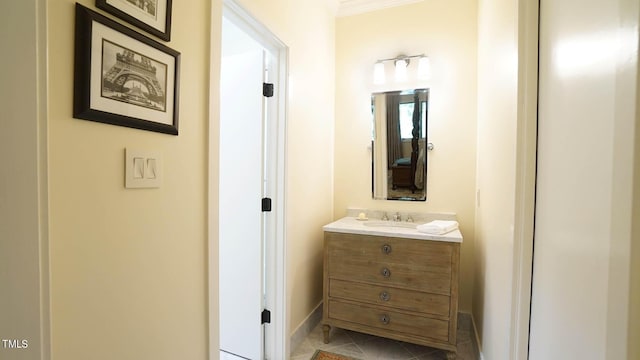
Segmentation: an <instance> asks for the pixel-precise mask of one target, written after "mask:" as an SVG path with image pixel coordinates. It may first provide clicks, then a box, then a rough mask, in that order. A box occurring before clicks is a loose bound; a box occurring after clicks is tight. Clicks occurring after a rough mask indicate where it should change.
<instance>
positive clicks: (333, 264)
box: [328, 257, 451, 295]
mask: <svg viewBox="0 0 640 360" xmlns="http://www.w3.org/2000/svg"><path fill="white" fill-rule="evenodd" d="M328 260H329V261H328V275H329V279H342V280H349V281H356V282H369V283H373V284H375V285H380V286H395V287H401V288H406V289H412V290H417V291H425V292H430V293H435V294H441V295H449V294H450V293H451V275H450V274H446V273H439V272H430V271H428V270H429V267H428V266H426V265H423V266H418V265H410V264H400V263H383V262H379V263H378V262H375V261H373V260H365V259H363V258H359V257H356V258H338V259H335V258H332V257H329V259H328Z"/></svg>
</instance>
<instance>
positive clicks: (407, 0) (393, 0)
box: [329, 0, 424, 16]
mask: <svg viewBox="0 0 640 360" xmlns="http://www.w3.org/2000/svg"><path fill="white" fill-rule="evenodd" d="M421 1H424V0H329V2H330V3H332V5H333V6H335V7H336V8H337V11H336V16H349V15H356V14H362V13H365V12H369V11H375V10H380V9H386V8H390V7H394V6H400V5H406V4H412V3H417V2H421Z"/></svg>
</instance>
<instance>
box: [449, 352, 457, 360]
mask: <svg viewBox="0 0 640 360" xmlns="http://www.w3.org/2000/svg"><path fill="white" fill-rule="evenodd" d="M447 360H456V353H455V352H453V351H447Z"/></svg>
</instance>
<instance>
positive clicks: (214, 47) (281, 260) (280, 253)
mask: <svg viewBox="0 0 640 360" xmlns="http://www.w3.org/2000/svg"><path fill="white" fill-rule="evenodd" d="M219 10H220V9H219V8H217V9H216V8H215V7H213V6H212V9H211V18H212V21H211V59H210V87H209V89H210V114H209V149H208V153H209V175H208V177H209V179H208V189H209V196H208V214H209V234H208V247H209V255H208V256H209V258H208V276H209V280H208V285H209V292H208V293H209V299H208V307H209V322H208V329H209V358H210V359H217V358H218V357H219V352H220V349H219V339H218V336H217V335H219V331H220V327H219V316H218V307H219V301H218V299H219V292H218V290H219V284H218V280H217V276H218V264H219V250H218V246H219V238H218V231H217V230H218V225H219V224H218V216H219V210H218V205H219V204H218V199H219V198H218V194H219V191H221V189H219V181H218V179H219V171H220V169H219V163H218V161H217V159H218V154H219V150H220V149H219V142H218V139H219V136H220V131H219V130H220V124H219V110H220V107H219V104H220V97H219V91H220V89H219V79H220V76H219V74H220V60H221V52H220V51H219V50H220V46H219V44H220V40H221V35H222V33H221V24H222V17H226V18H227V19H229V20H231V21H232V22H233V23H234V24H235V25H236V26H238V27H239V28H240V29H242V30H243V31H244V32H245V33H247V34H248V35H249V36H251V37H252V38H254V40H256V41H257V42H258V43H260V44H261V45H262V46H263V47H264V48H265V49H267V50H268V51H270V52H271V53H272V54H273V55H274V57H275V58H276V63H275V64H273V67H272V68H273V69H274V70H275V71H274V72H275V73H274V76H273V77H272V78H271V80H270V81H271V82H272V83H273V84H274V89H275V90H274V95H273V102H274V103H275V109H273V110H272V111H269V116H273V119H272V120H273V121H275V124H274V125H272V126H271V127H270V129H272V131H271V133H270V135H271V136H273V137H275V144H273V145H272V146H271V147H270V149H271V150H272V151H274V153H273V155H274V156H273V158H274V161H272V162H271V163H270V164H269V165H268V167H269V169H268V171H273V172H275V186H272V187H271V188H273V189H274V191H275V193H273V194H271V198H272V204H273V206H272V211H271V214H272V215H273V220H272V222H271V224H272V225H273V226H272V230H271V232H272V234H271V235H272V237H273V238H274V239H275V241H273V242H270V243H268V247H267V248H266V249H264V251H265V257H266V261H267V264H270V265H267V269H266V278H267V288H266V292H267V298H266V299H265V305H266V308H268V309H269V310H270V311H271V322H270V324H268V325H266V326H270V327H271V330H270V331H268V332H267V331H265V339H264V344H265V358H266V359H285V358H288V355H289V351H288V350H289V337H288V336H287V333H288V332H287V328H288V327H287V318H288V317H287V306H286V289H287V283H286V279H287V278H286V270H287V257H286V255H287V246H286V227H285V223H286V221H285V214H286V213H285V205H286V196H285V189H286V183H285V182H286V172H287V168H286V157H285V154H286V142H287V141H286V139H287V138H286V122H287V121H286V120H287V104H286V102H287V97H288V96H287V91H288V89H287V79H288V68H289V48H288V47H287V46H286V44H285V43H284V42H282V41H281V40H280V39H279V38H278V37H277V36H275V35H274V34H273V33H272V32H271V31H270V30H269V29H268V28H267V27H266V26H265V25H263V24H262V23H261V22H260V21H259V20H257V18H256V17H254V16H253V15H252V14H251V13H250V12H248V11H247V10H246V9H244V8H243V7H242V6H241V5H240V4H239V3H238V2H237V1H235V0H224V1H223V4H222V11H219ZM258 320H259V319H256V321H258Z"/></svg>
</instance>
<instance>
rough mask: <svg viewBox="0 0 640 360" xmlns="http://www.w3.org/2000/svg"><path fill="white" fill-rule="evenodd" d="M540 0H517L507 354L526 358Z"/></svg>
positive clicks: (531, 273) (511, 357)
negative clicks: (511, 262) (513, 163)
mask: <svg viewBox="0 0 640 360" xmlns="http://www.w3.org/2000/svg"><path fill="white" fill-rule="evenodd" d="M539 9H540V0H518V13H517V24H518V33H517V36H518V59H519V60H518V106H517V111H518V115H517V134H516V189H515V209H514V215H515V216H514V243H513V280H512V293H511V321H510V322H511V324H510V329H511V330H510V340H509V358H510V359H528V357H529V323H530V321H531V284H532V276H533V239H534V230H535V193H536V163H537V139H538V133H537V129H538V51H539V50H538V31H539V19H540V13H539Z"/></svg>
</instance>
